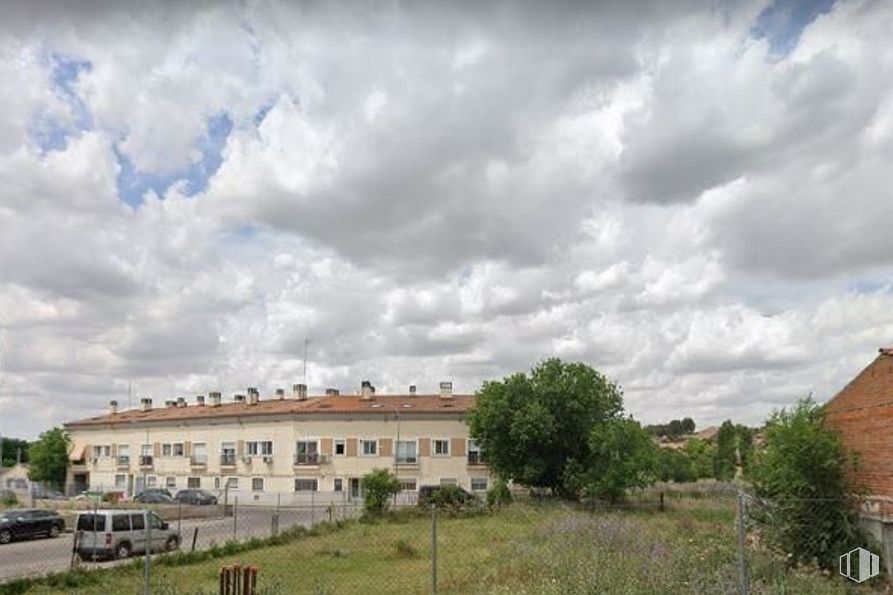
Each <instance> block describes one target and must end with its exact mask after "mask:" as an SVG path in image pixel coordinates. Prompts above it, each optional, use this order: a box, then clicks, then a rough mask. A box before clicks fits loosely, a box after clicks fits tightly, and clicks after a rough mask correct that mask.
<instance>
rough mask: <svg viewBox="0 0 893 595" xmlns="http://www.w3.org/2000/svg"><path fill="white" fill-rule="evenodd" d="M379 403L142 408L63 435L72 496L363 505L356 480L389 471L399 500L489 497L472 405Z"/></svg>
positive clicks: (79, 424)
mask: <svg viewBox="0 0 893 595" xmlns="http://www.w3.org/2000/svg"><path fill="white" fill-rule="evenodd" d="M410 388H411V390H410V392H409V393H408V394H402V395H376V394H375V392H374V388H373V387H372V386H371V384H369V383H368V382H364V383H363V387H362V389H361V392H360V394H358V395H349V396H348V395H340V394H338V392H337V391H335V390H331V389H330V390H328V391H327V394H326V395H325V396H308V395H307V389H306V387H305V386H304V385H300V384H298V385H295V386H294V387H293V394H292V396H290V397H286V396H285V392H284V391H282V390H278V391H277V394H276V395H275V396H274V397H272V398H265V399H262V398H261V397H260V395H259V393H258V392H257V391H256V390H255V389H249V390H248V393H247V394H246V395H235V396H234V397H233V399H232V401H231V402H227V403H224V402H222V397H221V395H220V393H210V394H209V395H208V397H207V398H205V397H204V396H199V397H197V398H196V400H195V402H193V403H187V402H186V400H185V399H182V398H181V399H178V400H176V401H168V402H166V403H165V405H164V406H163V407H160V408H156V407H153V406H152V402H151V399H142V400H141V405H140V408H139V409H135V410H128V411H118V410H117V407H116V404H115V403H114V402H112V409H111V411H110V412H109V413H108V414H106V415H101V416H97V417H92V418H89V419H83V420H79V421H74V422H71V423H68V424H66V425H65V428H66V430H67V431H68V433H69V435H70V436H71V440H72V450H71V454H70V463H71V465H70V467H69V478H68V480H69V481H68V483H69V490H70V491H73V492H79V491H83V490H88V489H89V490H101V491H119V492H124V493H125V494H127V495H133V494H136V493H139V492H141V491H142V490H143V489H145V488H149V487H159V488H162V487H164V488H168V489H169V490H170V491H171V493H174V492H175V491H177V490H180V489H185V488H202V489H206V490H208V491H211V492H216V493H226V495H227V496H229V495H233V496H238V497H240V501H242V502H246V503H250V502H269V501H270V500H271V499H277V500H278V499H281V498H282V495H283V494H293V495H294V497H293V498H292V499H293V500H302V497H303V499H306V498H307V497H311V498H312V494H314V493H320V492H323V493H326V494H329V495H334V496H335V497H338V498H343V499H344V500H352V499H356V498H359V497H360V479H361V478H362V477H363V475H365V474H366V473H368V472H370V471H372V470H373V469H380V468H386V469H389V470H391V471H392V472H394V473H395V474H396V475H397V477H398V479H399V480H400V482H401V485H402V487H403V492H404V494H412V493H414V492H417V491H418V488H419V487H420V486H422V485H445V484H453V485H458V486H461V487H463V488H465V489H467V490H469V491H475V492H481V491H485V490H486V489H487V488H488V487H489V471H488V469H487V467H486V464H485V463H484V457H483V453H482V452H481V450H480V449H479V448H478V446H477V444H476V443H475V442H474V440H471V439H470V437H469V434H468V427H467V425H466V423H465V416H466V414H467V412H468V411H469V409H470V408H471V407H472V406H473V405H474V402H475V397H474V396H473V395H454V394H453V393H452V386H451V384H450V383H442V384H441V390H440V393H439V394H433V395H432V394H429V395H421V394H416V392H415V390H414V387H410Z"/></svg>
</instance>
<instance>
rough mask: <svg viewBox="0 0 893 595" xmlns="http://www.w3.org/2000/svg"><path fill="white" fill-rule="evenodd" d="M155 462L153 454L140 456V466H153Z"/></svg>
mask: <svg viewBox="0 0 893 595" xmlns="http://www.w3.org/2000/svg"><path fill="white" fill-rule="evenodd" d="M153 462H154V457H152V455H143V456H141V457H140V467H151V466H152V465H153Z"/></svg>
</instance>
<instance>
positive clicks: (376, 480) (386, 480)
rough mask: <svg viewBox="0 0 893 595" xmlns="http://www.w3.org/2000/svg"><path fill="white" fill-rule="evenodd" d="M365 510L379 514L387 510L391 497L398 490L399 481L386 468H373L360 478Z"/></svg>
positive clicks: (372, 513)
mask: <svg viewBox="0 0 893 595" xmlns="http://www.w3.org/2000/svg"><path fill="white" fill-rule="evenodd" d="M361 485H362V487H363V495H364V496H363V497H364V505H365V508H366V512H367V513H369V514H371V515H380V514H382V513H384V512H386V511H387V509H388V504H389V503H390V499H391V497H393V496H394V495H395V494H396V493H397V492H399V491H400V481H399V480H398V479H397V478H396V477H395V476H394V474H393V473H391V472H390V471H389V470H387V469H375V470H373V471H370V472H369V473H367V474H366V475H364V476H363V479H362V480H361Z"/></svg>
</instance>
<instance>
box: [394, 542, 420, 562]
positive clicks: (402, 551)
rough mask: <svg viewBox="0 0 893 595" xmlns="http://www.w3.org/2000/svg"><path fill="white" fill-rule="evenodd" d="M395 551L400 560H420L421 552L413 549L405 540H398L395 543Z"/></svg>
mask: <svg viewBox="0 0 893 595" xmlns="http://www.w3.org/2000/svg"><path fill="white" fill-rule="evenodd" d="M394 551H395V552H396V553H397V557H398V558H418V557H419V551H418V550H417V549H415V548H414V547H412V545H410V544H409V542H407V541H406V540H405V539H398V540H397V541H396V542H395V543H394Z"/></svg>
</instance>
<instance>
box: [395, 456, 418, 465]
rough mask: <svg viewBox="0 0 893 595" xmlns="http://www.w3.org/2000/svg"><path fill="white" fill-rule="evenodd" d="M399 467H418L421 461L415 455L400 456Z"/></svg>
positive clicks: (398, 458) (398, 459)
mask: <svg viewBox="0 0 893 595" xmlns="http://www.w3.org/2000/svg"><path fill="white" fill-rule="evenodd" d="M397 464H398V465H418V464H419V459H418V457H416V456H415V455H407V456H402V457H401V456H398V457H397Z"/></svg>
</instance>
